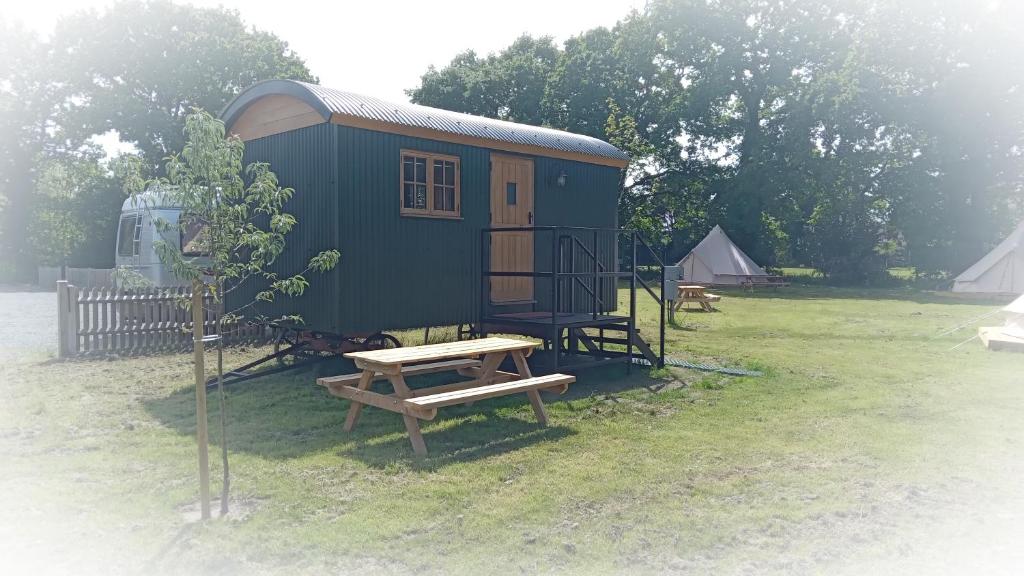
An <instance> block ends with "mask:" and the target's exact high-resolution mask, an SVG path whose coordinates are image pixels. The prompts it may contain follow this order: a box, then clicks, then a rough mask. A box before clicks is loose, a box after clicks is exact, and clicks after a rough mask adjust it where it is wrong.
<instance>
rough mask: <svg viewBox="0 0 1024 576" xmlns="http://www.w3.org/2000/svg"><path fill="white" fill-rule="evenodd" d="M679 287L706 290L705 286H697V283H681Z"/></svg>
mask: <svg viewBox="0 0 1024 576" xmlns="http://www.w3.org/2000/svg"><path fill="white" fill-rule="evenodd" d="M679 289H680V290H704V287H703V286H697V285H694V284H680V285H679Z"/></svg>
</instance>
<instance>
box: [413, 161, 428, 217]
mask: <svg viewBox="0 0 1024 576" xmlns="http://www.w3.org/2000/svg"><path fill="white" fill-rule="evenodd" d="M423 169H424V170H426V164H424V165H423ZM415 208H416V209H417V210H426V209H427V186H426V184H417V185H416V206H415Z"/></svg>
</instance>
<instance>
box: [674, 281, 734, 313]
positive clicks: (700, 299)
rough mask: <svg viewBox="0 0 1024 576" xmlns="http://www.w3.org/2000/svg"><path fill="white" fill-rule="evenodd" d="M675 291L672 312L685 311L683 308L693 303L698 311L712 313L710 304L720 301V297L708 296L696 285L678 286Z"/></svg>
mask: <svg viewBox="0 0 1024 576" xmlns="http://www.w3.org/2000/svg"><path fill="white" fill-rule="evenodd" d="M677 290H678V293H677V294H676V302H675V305H674V306H673V310H679V309H680V308H682V309H683V310H686V309H687V308H685V307H684V306H685V305H686V304H690V303H695V304H699V305H700V309H701V310H703V311H705V312H714V311H715V308H714V307H713V306H712V305H711V303H712V302H719V301H721V300H722V297H721V296H718V295H716V294H708V293H707V292H705V291H704V287H703V286H698V285H696V284H680V285H679V286H678V288H677Z"/></svg>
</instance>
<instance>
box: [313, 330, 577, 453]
mask: <svg viewBox="0 0 1024 576" xmlns="http://www.w3.org/2000/svg"><path fill="white" fill-rule="evenodd" d="M537 346H538V344H537V343H534V342H527V341H525V340H514V339H511V338H480V339H476V340H464V341H459V342H449V343H444V344H428V345H424V346H410V347H406V348H389V349H384V350H371V351H365V352H349V353H347V354H345V357H346V358H351V359H352V360H353V361H355V364H356V367H357V368H360V369H361V370H362V372H361V373H357V374H346V375H342V376H331V377H327V378H320V379H318V380H317V383H318V384H320V385H322V386H325V387H327V389H328V390H329V391H330V393H331V394H333V395H335V396H339V397H341V398H347V399H349V400H351V401H352V405H351V406H350V407H349V410H348V416H347V417H346V418H345V431H346V432H350V431H351V430H352V428H354V427H355V425H356V422H357V421H358V420H359V414H360V412H361V411H362V409H363V406H367V405H369V406H375V407H377V408H383V409H384V410H389V411H391V412H397V413H399V414H401V415H402V420H403V421H404V422H405V428H406V430H407V431H408V432H409V440H410V442H412V447H413V451H414V452H415V453H416V454H417V455H421V456H422V455H425V454H426V453H427V446H426V444H425V443H424V441H423V435H422V434H421V433H420V425H419V421H420V420H432V419H434V417H435V416H436V415H437V409H438V408H443V407H445V406H453V405H456V404H471V403H473V402H474V401H476V400H483V399H486V398H493V397H497V396H505V395H508V394H515V393H518V392H525V393H526V395H527V396H528V397H529V399H530V404H531V405H532V406H533V411H534V413H535V414H536V416H537V421H538V422H540V424H541V425H542V426H546V425H547V421H548V418H547V413H546V412H545V410H544V403H543V401H542V400H541V397H540V393H539V391H540V390H548V391H554V392H558V393H564V392H565V391H566V390H567V389H568V387H569V384H571V383H573V382H575V381H576V378H575V377H573V376H568V375H565V374H549V375H546V376H537V377H535V376H533V374H532V372H530V366H529V364H527V362H526V358H527V357H528V356H529V355H530V354H531V353H532V352H533V350H534V348H536V347H537ZM506 357H511V358H512V361H513V363H514V364H515V367H516V372H505V371H502V370H499V369H498V368H499V366H501V363H502V362H503V361H504V360H505V358H506ZM448 371H453V372H458V373H459V374H460V375H462V376H465V377H468V378H470V380H467V381H462V382H455V383H452V384H444V385H440V386H431V387H428V388H417V389H411V388H409V386H408V384H406V382H405V378H406V377H409V376H416V375H421V374H432V373H438V372H448ZM375 380H388V381H389V382H390V383H391V386H392V388H393V389H394V391H393V393H391V394H381V393H379V392H374V391H372V390H370V389H369V388H370V385H371V384H372V383H373V382H374V381H375Z"/></svg>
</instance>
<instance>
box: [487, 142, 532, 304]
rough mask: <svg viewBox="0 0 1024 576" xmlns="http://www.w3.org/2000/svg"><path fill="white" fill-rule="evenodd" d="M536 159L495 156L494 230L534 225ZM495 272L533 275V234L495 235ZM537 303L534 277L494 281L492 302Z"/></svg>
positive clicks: (493, 162)
mask: <svg viewBox="0 0 1024 576" xmlns="http://www.w3.org/2000/svg"><path fill="white" fill-rule="evenodd" d="M533 216H534V215H533V160H530V159H529V158H520V157H517V156H503V155H500V154H491V228H517V227H523V226H533ZM491 270H492V271H494V272H533V232H493V233H491ZM532 300H533V278H515V277H505V278H491V301H492V302H496V303H499V302H500V303H510V302H529V301H532Z"/></svg>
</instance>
